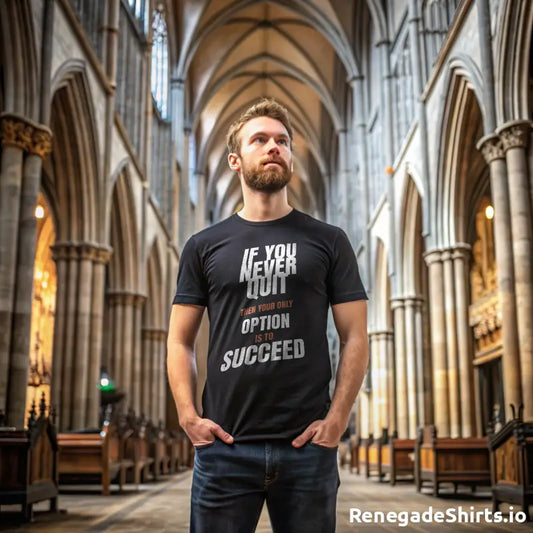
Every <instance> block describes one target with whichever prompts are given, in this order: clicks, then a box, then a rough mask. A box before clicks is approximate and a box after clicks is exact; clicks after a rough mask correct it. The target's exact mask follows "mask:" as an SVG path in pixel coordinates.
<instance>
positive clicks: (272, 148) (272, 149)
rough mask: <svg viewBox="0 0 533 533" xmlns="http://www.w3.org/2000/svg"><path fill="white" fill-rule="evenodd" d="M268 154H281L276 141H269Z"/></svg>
mask: <svg viewBox="0 0 533 533" xmlns="http://www.w3.org/2000/svg"><path fill="white" fill-rule="evenodd" d="M266 148H267V151H268V153H271V152H277V153H278V154H279V146H278V144H277V143H276V141H275V140H274V139H269V140H268V142H267V145H266Z"/></svg>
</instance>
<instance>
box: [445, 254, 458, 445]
mask: <svg viewBox="0 0 533 533" xmlns="http://www.w3.org/2000/svg"><path fill="white" fill-rule="evenodd" d="M441 260H442V266H443V273H444V309H445V322H446V360H447V374H448V399H449V402H450V435H449V436H450V437H452V438H455V437H459V436H460V434H461V414H460V409H459V365H458V361H457V320H456V316H455V305H456V304H455V282H454V270H453V261H452V254H451V251H450V250H445V251H444V252H443V253H442V255H441Z"/></svg>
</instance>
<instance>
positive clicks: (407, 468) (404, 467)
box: [381, 437, 415, 485]
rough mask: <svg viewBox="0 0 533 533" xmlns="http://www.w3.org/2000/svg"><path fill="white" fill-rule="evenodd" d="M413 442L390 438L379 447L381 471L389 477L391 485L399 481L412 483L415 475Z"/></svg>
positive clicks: (411, 440)
mask: <svg viewBox="0 0 533 533" xmlns="http://www.w3.org/2000/svg"><path fill="white" fill-rule="evenodd" d="M414 455H415V440H414V439H398V438H397V437H392V438H390V439H389V442H388V443H387V444H386V445H383V446H382V447H381V470H382V472H383V474H384V475H386V474H388V475H389V481H390V484H391V485H396V481H399V480H400V477H401V479H403V480H409V481H412V480H413V479H414V475H415V462H414Z"/></svg>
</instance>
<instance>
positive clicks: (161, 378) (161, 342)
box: [155, 330, 168, 424]
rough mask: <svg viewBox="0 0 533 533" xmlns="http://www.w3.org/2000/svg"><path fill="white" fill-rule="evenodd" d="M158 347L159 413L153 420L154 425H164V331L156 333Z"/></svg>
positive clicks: (165, 403) (165, 381)
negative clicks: (161, 423)
mask: <svg viewBox="0 0 533 533" xmlns="http://www.w3.org/2000/svg"><path fill="white" fill-rule="evenodd" d="M158 337H159V338H158V345H159V413H158V418H157V420H155V422H156V424H157V423H158V422H159V421H162V422H163V424H164V423H165V419H166V409H167V386H168V385H167V372H166V364H165V355H166V353H167V350H166V346H165V344H166V343H165V341H166V338H167V332H166V331H165V330H159V332H158Z"/></svg>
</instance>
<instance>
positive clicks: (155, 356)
mask: <svg viewBox="0 0 533 533" xmlns="http://www.w3.org/2000/svg"><path fill="white" fill-rule="evenodd" d="M158 344H159V342H158V339H157V330H152V331H151V333H150V360H151V362H152V372H151V377H152V412H151V413H150V418H151V419H152V421H153V422H155V421H156V420H157V416H158V413H159V409H160V406H159V400H160V397H161V396H160V394H159V385H160V383H159V374H160V372H159V346H158Z"/></svg>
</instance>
